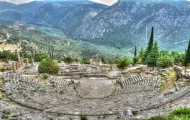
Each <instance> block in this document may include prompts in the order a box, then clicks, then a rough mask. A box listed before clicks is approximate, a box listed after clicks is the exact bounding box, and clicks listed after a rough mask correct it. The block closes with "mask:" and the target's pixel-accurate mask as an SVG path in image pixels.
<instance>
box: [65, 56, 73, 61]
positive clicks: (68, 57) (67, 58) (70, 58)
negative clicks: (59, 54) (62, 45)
mask: <svg viewBox="0 0 190 120" xmlns="http://www.w3.org/2000/svg"><path fill="white" fill-rule="evenodd" d="M63 61H64V62H65V63H72V62H74V59H73V58H72V57H71V56H67V57H65V58H64V59H63Z"/></svg>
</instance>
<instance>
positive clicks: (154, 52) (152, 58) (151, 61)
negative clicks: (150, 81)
mask: <svg viewBox="0 0 190 120" xmlns="http://www.w3.org/2000/svg"><path fill="white" fill-rule="evenodd" d="M158 56H159V51H158V44H157V42H155V43H154V46H153V48H152V49H151V50H150V53H149V54H148V56H147V58H146V63H147V65H148V66H151V67H155V66H156V61H157V59H158Z"/></svg>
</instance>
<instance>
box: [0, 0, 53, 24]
mask: <svg viewBox="0 0 190 120" xmlns="http://www.w3.org/2000/svg"><path fill="white" fill-rule="evenodd" d="M46 4H49V3H48V2H42V1H34V2H30V3H25V4H20V5H15V4H12V3H8V2H0V19H1V20H4V21H23V22H30V21H31V20H32V19H33V17H34V15H35V14H36V11H38V9H39V8H40V7H42V6H44V5H46Z"/></svg>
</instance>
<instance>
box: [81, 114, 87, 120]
mask: <svg viewBox="0 0 190 120" xmlns="http://www.w3.org/2000/svg"><path fill="white" fill-rule="evenodd" d="M80 120H88V119H87V117H86V116H85V115H80Z"/></svg>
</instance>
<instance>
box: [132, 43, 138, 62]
mask: <svg viewBox="0 0 190 120" xmlns="http://www.w3.org/2000/svg"><path fill="white" fill-rule="evenodd" d="M137 61H138V60H137V46H135V51H134V57H133V64H134V65H135V64H136V63H137Z"/></svg>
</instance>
